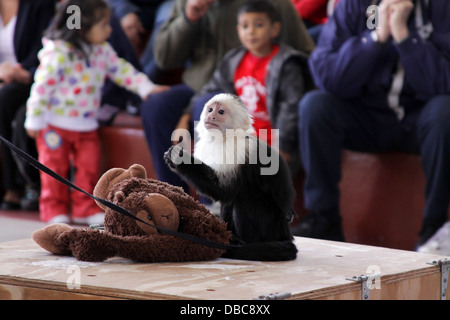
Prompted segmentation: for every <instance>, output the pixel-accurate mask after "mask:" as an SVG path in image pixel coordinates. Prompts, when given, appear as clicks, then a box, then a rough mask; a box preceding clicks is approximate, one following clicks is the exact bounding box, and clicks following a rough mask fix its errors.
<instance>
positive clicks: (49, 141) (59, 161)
mask: <svg viewBox="0 0 450 320" xmlns="http://www.w3.org/2000/svg"><path fill="white" fill-rule="evenodd" d="M36 145H37V150H38V155H39V157H38V160H39V162H40V163H42V164H43V165H45V166H46V167H48V168H50V169H51V170H53V171H54V172H56V173H57V174H59V175H60V176H62V177H67V173H68V171H69V166H70V162H69V154H70V143H69V142H68V141H65V140H64V138H63V136H62V134H61V133H60V132H59V130H58V129H56V128H53V129H52V128H49V129H46V130H42V131H41V132H40V133H39V135H38V137H36ZM68 210H69V189H68V187H66V186H65V185H62V184H61V183H60V182H59V181H57V180H56V179H54V178H53V177H51V176H49V175H48V174H46V173H44V172H41V195H40V197H39V213H40V218H41V220H42V221H44V222H49V221H51V220H52V219H53V218H55V217H58V216H64V217H65V219H66V220H67V222H68V219H69V218H68V214H69V212H68Z"/></svg>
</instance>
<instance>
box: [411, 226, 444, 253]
mask: <svg viewBox="0 0 450 320" xmlns="http://www.w3.org/2000/svg"><path fill="white" fill-rule="evenodd" d="M443 224H444V223H443V222H442V223H440V222H438V223H427V222H425V221H424V225H423V227H422V230H420V232H419V241H417V243H416V247H415V250H416V251H417V250H418V249H419V247H421V246H422V245H424V244H425V243H426V242H427V241H428V240H430V238H431V237H432V236H433V235H434V234H435V233H436V232H437V231H438V230H439V228H440V227H441V226H442V225H443Z"/></svg>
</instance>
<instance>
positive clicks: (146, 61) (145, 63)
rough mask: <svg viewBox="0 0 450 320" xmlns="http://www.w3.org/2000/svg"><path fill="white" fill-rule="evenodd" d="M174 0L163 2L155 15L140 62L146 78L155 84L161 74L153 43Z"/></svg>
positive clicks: (168, 14)
mask: <svg viewBox="0 0 450 320" xmlns="http://www.w3.org/2000/svg"><path fill="white" fill-rule="evenodd" d="M173 3H174V0H166V1H163V2H162V3H161V4H160V5H159V6H158V8H157V9H156V13H155V20H154V23H153V28H152V33H151V35H150V39H149V40H148V42H147V45H146V46H145V49H144V52H142V55H141V58H140V62H141V65H142V68H143V71H144V73H145V74H147V76H148V77H149V78H150V79H151V80H152V81H153V82H155V83H158V78H159V76H160V74H161V72H162V71H161V69H160V68H159V67H158V66H157V65H156V63H155V60H154V57H153V46H154V43H155V39H156V35H157V34H158V30H159V28H160V27H161V26H162V25H163V23H164V22H165V21H166V19H168V18H169V16H170V12H171V10H172V6H173Z"/></svg>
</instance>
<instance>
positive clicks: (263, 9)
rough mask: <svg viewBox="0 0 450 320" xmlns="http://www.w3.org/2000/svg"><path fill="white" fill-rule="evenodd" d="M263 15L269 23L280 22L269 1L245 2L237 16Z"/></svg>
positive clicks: (255, 0) (275, 10)
mask: <svg viewBox="0 0 450 320" xmlns="http://www.w3.org/2000/svg"><path fill="white" fill-rule="evenodd" d="M251 12H252V13H255V12H256V13H265V14H267V16H268V17H269V19H270V21H271V22H272V23H273V22H280V21H281V18H280V16H279V14H278V10H277V8H276V7H275V5H274V4H273V2H272V1H270V0H247V1H246V2H244V4H243V5H242V6H241V7H240V8H239V10H238V16H239V15H240V14H242V13H251Z"/></svg>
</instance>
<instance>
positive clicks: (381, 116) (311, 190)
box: [299, 91, 450, 224]
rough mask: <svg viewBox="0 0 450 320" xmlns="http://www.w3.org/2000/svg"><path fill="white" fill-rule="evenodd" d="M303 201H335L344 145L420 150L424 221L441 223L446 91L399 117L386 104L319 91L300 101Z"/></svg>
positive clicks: (446, 163) (449, 175) (313, 204)
mask: <svg viewBox="0 0 450 320" xmlns="http://www.w3.org/2000/svg"><path fill="white" fill-rule="evenodd" d="M299 119H300V120H299V134H300V149H301V157H302V161H303V166H304V169H305V174H306V178H305V185H304V198H305V206H306V208H307V209H309V210H312V211H326V210H329V209H333V208H336V207H338V206H339V187H338V184H339V181H340V179H341V156H342V150H343V149H350V150H354V151H362V152H387V151H394V150H395V151H404V152H410V153H417V154H420V155H421V158H422V167H423V170H424V173H425V177H426V190H425V196H426V208H425V212H424V214H425V222H427V223H430V224H442V223H443V222H445V221H446V219H447V210H448V205H449V201H450V95H441V96H437V97H435V98H433V99H431V100H430V101H428V102H427V103H426V104H425V105H424V106H423V108H421V109H417V110H415V111H413V112H411V113H407V115H406V118H405V119H404V120H403V121H402V122H400V121H398V120H397V118H396V115H395V114H394V113H393V112H392V111H391V110H389V109H382V108H379V109H376V108H368V107H365V106H363V105H361V104H357V103H350V102H348V101H346V100H342V99H339V98H337V97H335V96H334V95H332V94H329V93H326V92H323V91H312V92H310V93H308V94H307V95H305V97H304V98H303V99H302V101H301V102H300V104H299Z"/></svg>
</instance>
